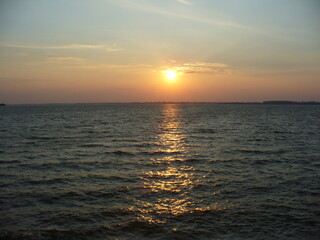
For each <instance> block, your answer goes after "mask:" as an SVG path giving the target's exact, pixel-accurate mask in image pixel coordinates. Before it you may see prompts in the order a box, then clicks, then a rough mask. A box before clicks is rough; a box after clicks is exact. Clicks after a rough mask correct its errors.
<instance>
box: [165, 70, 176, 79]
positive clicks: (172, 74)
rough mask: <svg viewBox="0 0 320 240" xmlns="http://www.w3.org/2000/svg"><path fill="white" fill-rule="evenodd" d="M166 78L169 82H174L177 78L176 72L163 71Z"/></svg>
mask: <svg viewBox="0 0 320 240" xmlns="http://www.w3.org/2000/svg"><path fill="white" fill-rule="evenodd" d="M165 75H166V78H167V79H168V80H170V81H174V80H175V79H176V77H177V72H176V71H174V70H168V71H165Z"/></svg>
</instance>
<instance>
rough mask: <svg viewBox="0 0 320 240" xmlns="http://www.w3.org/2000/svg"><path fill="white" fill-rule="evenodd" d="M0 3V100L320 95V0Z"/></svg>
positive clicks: (299, 97)
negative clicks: (170, 78)
mask: <svg viewBox="0 0 320 240" xmlns="http://www.w3.org/2000/svg"><path fill="white" fill-rule="evenodd" d="M0 9H1V10H0V11H1V12H0V16H1V17H0V31H1V34H0V102H5V103H62V102H131V101H142V102H144V101H213V102H216V101H263V100H295V101H309V100H316V101H320V78H319V76H320V68H319V66H320V28H319V24H318V23H319V22H320V17H319V14H318V12H319V10H320V4H319V3H318V2H317V1H313V0H308V1H298V0H281V1H262V0H257V1H249V0H244V1H242V2H241V4H240V3H239V2H237V3H235V1H231V0H227V1H223V2H222V1H216V0H212V1H209V0H203V1H195V0H189V1H176V0H164V1H155V0H150V1H147V0H131V1H128V0H117V1H112V0H106V1H96V0H94V1H75V0H74V1H68V3H65V1H60V0H59V1H49V0H41V1H40V0H30V1H14V2H13V1H8V0H5V1H2V2H1V3H0ZM166 71H172V72H175V74H176V78H175V79H174V81H168V79H167V77H166V74H165V72H166Z"/></svg>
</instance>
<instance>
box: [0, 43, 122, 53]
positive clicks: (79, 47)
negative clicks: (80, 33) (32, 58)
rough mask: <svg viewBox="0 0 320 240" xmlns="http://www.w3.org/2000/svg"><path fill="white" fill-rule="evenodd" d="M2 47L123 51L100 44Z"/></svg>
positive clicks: (5, 45)
mask: <svg viewBox="0 0 320 240" xmlns="http://www.w3.org/2000/svg"><path fill="white" fill-rule="evenodd" d="M0 46H2V47H8V48H26V49H47V50H50V49H52V50H64V49H69V50H86V49H89V50H90V49H97V50H104V51H108V52H116V51H120V50H122V49H120V48H118V47H117V46H116V45H115V44H98V45H90V44H69V45H54V46H34V45H18V44H6V43H0Z"/></svg>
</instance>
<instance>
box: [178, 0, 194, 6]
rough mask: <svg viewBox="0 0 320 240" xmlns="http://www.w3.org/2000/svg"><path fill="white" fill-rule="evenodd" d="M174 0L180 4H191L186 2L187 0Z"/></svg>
mask: <svg viewBox="0 0 320 240" xmlns="http://www.w3.org/2000/svg"><path fill="white" fill-rule="evenodd" d="M176 1H177V2H179V3H182V4H186V5H191V4H190V2H188V1H187V0H176Z"/></svg>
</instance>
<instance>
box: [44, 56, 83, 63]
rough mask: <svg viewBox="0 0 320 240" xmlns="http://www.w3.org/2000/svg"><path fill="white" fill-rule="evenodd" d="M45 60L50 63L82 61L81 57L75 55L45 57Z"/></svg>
mask: <svg viewBox="0 0 320 240" xmlns="http://www.w3.org/2000/svg"><path fill="white" fill-rule="evenodd" d="M47 62H52V63H82V62H84V59H83V58H77V57H49V58H47Z"/></svg>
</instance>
